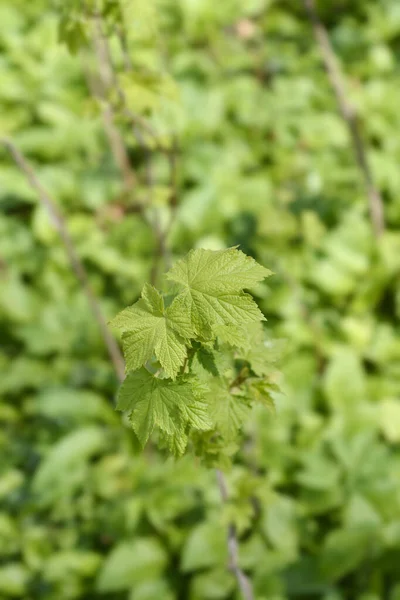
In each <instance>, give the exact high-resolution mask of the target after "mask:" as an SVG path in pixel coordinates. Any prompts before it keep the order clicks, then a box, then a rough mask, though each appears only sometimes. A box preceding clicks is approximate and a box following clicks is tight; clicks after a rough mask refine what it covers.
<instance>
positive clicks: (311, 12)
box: [303, 0, 385, 237]
mask: <svg viewBox="0 0 400 600" xmlns="http://www.w3.org/2000/svg"><path fill="white" fill-rule="evenodd" d="M303 4H304V7H305V9H306V11H307V14H308V17H309V19H310V22H311V25H312V27H313V31H314V36H315V39H316V41H317V43H318V46H319V48H320V51H321V55H322V60H323V63H324V67H325V70H326V72H327V75H328V78H329V80H330V82H331V85H332V89H333V91H334V93H335V96H336V101H337V103H338V106H339V111H340V113H341V115H342V117H343V119H344V121H346V123H347V126H348V129H349V132H350V137H351V140H352V143H353V149H354V154H355V157H356V161H357V164H358V167H359V169H360V172H361V175H362V177H363V180H364V186H365V189H366V192H367V196H368V202H369V212H370V215H371V222H372V227H373V230H374V233H375V236H376V237H379V236H380V235H382V233H383V231H384V228H385V223H384V211H383V200H382V196H381V194H380V192H379V190H378V188H377V187H376V186H375V183H374V179H373V176H372V171H371V168H370V165H369V162H368V157H367V151H366V149H365V146H364V142H363V139H362V135H361V131H360V127H359V122H358V119H357V114H356V111H355V109H354V107H353V106H352V104H351V103H350V102H349V100H348V98H347V96H346V88H345V83H344V80H343V77H342V74H341V72H340V68H339V64H338V60H337V57H336V55H335V52H334V50H333V47H332V44H331V41H330V39H329V35H328V32H327V30H326V28H325V25H324V24H323V23H322V21H321V19H320V18H319V16H318V12H317V9H316V6H315V2H314V0H303Z"/></svg>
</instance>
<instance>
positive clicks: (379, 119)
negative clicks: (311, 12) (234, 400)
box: [0, 0, 400, 600]
mask: <svg viewBox="0 0 400 600" xmlns="http://www.w3.org/2000/svg"><path fill="white" fill-rule="evenodd" d="M139 4H140V2H139V3H137V7H136V8H137V10H139ZM143 6H144V5H143V2H142V3H141V8H142V9H143ZM148 6H150V4H149V5H148ZM318 7H319V11H320V15H321V18H322V19H323V21H324V23H325V25H326V26H327V29H328V31H329V35H330V38H331V41H332V44H333V46H334V49H335V51H336V53H337V56H338V57H339V59H340V61H341V64H342V67H343V69H344V71H345V73H346V80H347V90H348V94H349V99H350V100H351V102H352V103H353V104H354V106H355V107H356V109H357V111H358V115H359V122H360V127H361V131H362V136H363V138H364V141H365V145H366V148H367V149H368V157H369V160H370V163H371V168H372V171H373V173H374V177H375V182H376V185H377V187H378V188H379V190H380V191H381V194H382V196H383V199H384V204H385V221H386V229H385V233H384V235H383V236H382V237H381V238H380V239H379V240H378V239H376V238H375V237H374V235H373V233H372V228H371V223H370V218H369V214H368V208H367V198H366V194H365V191H364V188H363V183H362V177H361V174H360V171H359V169H358V166H357V163H356V161H355V158H354V153H353V150H352V147H351V142H350V140H349V136H348V131H347V128H346V124H345V122H344V121H343V120H342V118H341V117H340V115H339V114H338V111H337V107H336V102H335V97H334V94H333V92H332V89H331V87H330V84H329V81H328V79H327V76H326V73H325V72H324V70H323V68H322V66H321V57H320V54H319V51H318V46H317V45H316V43H315V40H314V38H313V35H312V30H311V27H310V24H309V22H308V20H307V17H306V15H305V13H304V10H303V6H302V4H301V3H300V2H297V1H295V0H292V1H290V0H287V1H285V0H246V2H244V1H243V0H221V1H220V2H215V0H160V1H159V2H158V6H157V17H159V18H160V19H161V30H162V37H161V38H157V40H156V42H155V41H154V38H153V35H152V32H151V28H152V25H153V17H154V15H153V16H152V15H151V14H149V15H147V16H146V14H145V13H146V10H143V19H142V20H141V21H140V23H141V25H140V27H139V33H138V35H137V40H136V42H135V43H136V46H135V48H136V50H135V52H136V54H135V58H137V60H138V61H139V62H140V61H142V62H143V64H148V63H151V61H152V60H153V57H154V56H155V54H157V56H159V55H160V54H161V55H162V56H163V57H164V58H163V60H164V59H165V61H166V65H167V66H166V70H167V71H168V72H169V73H170V75H171V76H172V77H173V78H174V79H175V82H176V84H175V87H176V88H177V89H176V90H175V91H174V95H175V96H176V97H177V98H178V100H174V102H172V103H168V102H163V101H161V102H160V103H159V104H158V107H157V110H155V111H154V118H153V122H154V126H155V127H157V128H158V130H159V131H161V132H162V131H163V128H164V129H165V128H168V126H171V123H172V124H173V129H174V131H175V132H176V134H177V137H178V139H179V153H178V163H179V165H178V174H179V175H178V178H179V181H178V190H179V193H178V206H177V211H176V218H175V221H174V225H173V228H172V230H171V234H170V237H169V244H170V248H171V251H172V254H173V256H180V255H182V254H184V253H186V252H187V251H188V250H189V249H190V248H193V247H208V248H215V249H216V248H222V247H226V246H231V245H234V244H240V246H241V248H242V249H243V250H244V251H245V252H246V253H249V254H251V255H253V256H254V257H255V258H256V259H257V260H258V261H259V262H261V263H262V264H264V265H265V266H267V267H269V268H271V269H272V270H273V271H274V272H275V276H274V277H273V278H271V279H270V280H268V285H266V286H260V288H259V289H258V290H257V295H256V297H257V300H258V302H259V305H260V307H261V308H262V310H263V311H264V313H265V315H266V316H267V318H268V327H269V328H270V330H271V335H273V336H275V337H278V338H284V339H286V340H287V347H286V353H285V358H284V361H283V364H282V376H281V385H282V387H283V390H284V394H283V395H282V396H280V397H279V398H278V400H277V414H276V415H272V414H270V413H268V412H267V411H265V410H263V411H262V412H260V413H257V414H256V415H253V417H252V419H251V420H250V422H249V423H248V426H247V430H246V435H247V441H246V443H245V445H244V448H243V451H242V452H241V453H240V455H239V456H238V458H237V460H236V462H235V465H234V467H233V469H232V471H231V472H230V473H229V474H228V481H229V487H230V494H231V498H232V500H231V502H230V503H228V505H226V506H222V504H221V500H220V497H219V493H218V488H217V485H216V481H215V474H214V472H213V471H212V470H211V471H209V470H207V469H205V468H204V467H202V466H201V465H199V464H198V463H197V462H195V461H194V459H193V458H192V457H186V458H184V459H182V460H179V461H177V462H174V461H171V460H169V459H166V458H165V456H162V455H159V454H158V453H157V452H156V451H155V450H152V451H150V452H147V453H146V454H144V455H141V454H139V453H138V451H137V447H136V445H135V443H134V440H133V436H132V432H131V430H130V429H129V428H127V427H126V426H125V425H124V424H123V423H122V422H121V418H120V415H119V414H117V413H115V411H114V408H113V402H114V396H115V392H116V388H117V379H116V377H115V374H114V371H113V368H112V365H111V363H110V360H109V358H108V356H107V353H106V351H105V348H104V343H103V340H102V338H101V336H100V333H99V330H98V325H97V323H96V321H95V319H94V318H93V315H92V314H91V311H90V308H89V306H88V303H87V299H86V297H85V295H84V294H83V292H82V289H81V286H80V285H79V283H78V282H77V279H76V277H75V275H74V273H73V272H72V271H71V268H70V265H69V262H68V259H67V257H66V254H65V250H64V247H63V246H62V244H61V242H60V239H59V236H58V233H57V232H56V230H55V229H54V226H53V224H52V223H51V221H50V220H49V217H48V214H47V213H46V210H45V209H44V208H43V207H42V206H41V205H40V203H38V200H37V195H36V194H35V192H34V191H32V190H31V189H30V187H29V186H28V184H27V183H26V181H25V178H24V176H23V174H22V173H21V172H20V171H19V170H18V168H17V167H16V166H15V164H14V163H13V161H12V159H11V157H10V155H9V154H8V153H7V152H6V151H5V150H3V149H1V150H0V339H1V348H0V366H1V369H0V371H1V377H0V421H1V429H0V457H1V458H0V599H1V600H3V599H4V600H5V599H9V598H23V599H25V600H39V599H43V600H70V599H71V600H72V599H79V600H95V599H99V600H101V599H104V600H125V599H126V600H155V599H157V600H158V599H160V600H161V599H162V600H175V599H176V600H186V599H187V600H218V599H221V600H223V599H226V600H228V599H229V600H232V599H234V598H236V599H238V598H239V595H238V592H237V591H236V585H235V580H234V578H233V576H232V575H231V574H230V573H229V571H228V570H227V568H226V566H227V550H226V541H225V535H226V533H225V532H226V525H227V523H228V521H229V520H232V519H233V520H234V521H235V523H236V524H237V527H238V530H239V535H240V541H241V564H242V566H243V568H244V569H246V571H247V572H248V573H249V574H250V576H251V578H252V580H253V582H254V586H255V590H256V596H257V599H258V600H286V599H288V600H289V599H290V600H292V599H293V600H294V599H298V598H299V599H304V600H306V599H309V600H314V599H315V600H320V599H321V600H344V599H346V600H399V599H400V452H399V443H400V337H399V317H400V169H399V164H400V79H399V57H400V3H399V1H398V0H336V1H334V0H332V1H330V0H323V1H321V2H320V3H319V5H318ZM144 8H146V7H144ZM135 10H136V9H135ZM146 19H147V20H146ZM59 21H60V8H58V9H57V7H53V6H52V4H51V2H50V1H46V0H31V1H29V2H28V1H27V0H9V1H7V0H0V25H1V27H0V131H1V133H2V135H7V136H9V137H10V138H12V139H13V141H14V142H15V144H16V145H17V147H18V148H19V149H20V150H21V151H22V152H23V153H24V154H25V155H26V157H27V158H28V159H29V161H30V162H31V164H32V165H33V166H34V168H35V171H36V174H37V176H38V177H39V178H40V180H41V181H42V183H43V184H44V185H45V186H46V187H47V189H48V190H49V191H50V192H51V193H52V195H53V197H54V198H55V199H56V201H57V203H58V205H59V206H60V208H61V210H62V212H63V214H64V215H65V217H66V222H67V224H68V228H69V231H70V233H71V236H72V238H73V241H74V244H75V247H76V251H77V252H78V254H79V256H80V257H81V258H82V261H83V263H84V265H85V267H86V269H87V271H88V274H89V278H90V282H91V284H92V286H93V288H94V290H95V292H96V294H97V296H98V297H99V298H100V299H101V305H102V307H103V309H104V312H105V314H106V317H107V318H110V317H112V316H113V315H114V314H115V313H116V312H117V311H118V310H120V309H121V308H123V307H124V306H126V305H127V304H130V303H132V302H133V301H135V300H136V298H137V296H138V294H139V293H140V289H141V287H142V285H143V283H144V282H145V281H148V280H149V278H150V276H151V271H152V265H153V254H154V250H155V245H156V241H155V239H154V235H153V233H152V231H151V228H150V227H149V226H148V225H146V223H145V222H144V220H143V218H142V216H141V215H140V214H138V213H137V212H134V211H130V210H128V209H127V207H126V202H125V200H124V198H122V199H121V177H120V174H119V172H118V169H117V167H116V165H115V162H114V159H113V156H112V153H111V151H110V149H109V145H108V143H107V139H106V136H105V134H104V127H103V122H102V119H101V117H100V116H99V111H98V109H96V106H95V103H94V102H93V99H92V98H91V96H90V93H89V91H88V86H87V82H86V80H85V68H86V67H85V65H86V63H85V56H83V58H82V56H81V55H79V54H76V55H71V54H69V53H68V51H67V49H66V47H65V45H61V44H60V43H59V41H58V33H57V32H58V29H59ZM142 25H143V27H142ZM87 60H88V62H90V58H88V59H87ZM135 85H136V87H134V88H133V90H132V94H131V96H129V102H131V103H132V104H133V106H134V109H135V110H137V111H138V112H140V110H141V109H142V108H144V109H146V108H147V104H151V103H152V102H153V98H152V97H151V94H150V97H148V96H146V93H145V92H146V90H144V91H143V90H142V92H143V94H142V95H141V94H140V93H139V92H138V85H137V82H136V84H135ZM139 91H140V90H139ZM135 103H136V104H135ZM121 126H122V128H123V127H125V130H126V131H127V128H126V126H125V125H124V124H122V125H121ZM126 135H128V134H126ZM127 139H128V137H127ZM127 143H128V146H129V152H130V155H131V158H132V162H133V164H134V166H135V169H137V172H138V173H139V174H140V173H141V172H143V170H144V169H145V161H144V159H143V153H142V152H141V149H140V147H138V146H137V144H136V145H135V141H134V139H133V138H132V139H130V138H129V139H128V142H127ZM154 162H155V169H156V173H157V182H156V185H155V193H154V198H155V200H154V202H155V209H156V210H157V211H159V218H160V220H161V222H165V220H166V219H167V217H168V214H167V213H168V207H167V206H166V202H165V198H166V192H165V185H166V184H165V181H166V165H165V160H164V159H163V157H162V156H160V155H158V154H157V153H155V156H154ZM252 498H256V499H257V504H256V507H255V506H254V502H252V501H251V499H252Z"/></svg>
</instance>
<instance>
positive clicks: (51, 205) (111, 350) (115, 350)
mask: <svg viewBox="0 0 400 600" xmlns="http://www.w3.org/2000/svg"><path fill="white" fill-rule="evenodd" d="M2 141H3V144H4V145H5V146H6V148H7V149H8V150H9V152H10V153H11V155H12V157H13V159H14V161H15V162H16V164H17V165H18V167H19V168H20V169H21V171H22V172H23V174H24V175H25V177H26V179H27V180H28V182H29V184H30V186H31V187H32V189H33V190H35V192H36V193H37V195H38V198H39V200H40V202H41V203H42V205H43V206H44V207H45V208H46V210H47V212H48V214H49V216H50V218H51V221H52V222H53V224H54V226H55V227H56V229H57V230H58V233H59V234H60V238H61V240H62V242H63V244H64V246H65V250H66V252H67V256H68V259H69V262H70V264H71V267H72V270H73V271H74V273H75V275H76V277H77V278H78V280H79V282H80V284H81V286H82V290H83V292H84V294H85V295H86V297H87V299H88V302H89V306H90V308H91V309H92V312H93V315H94V317H95V319H96V321H97V323H98V326H99V329H100V332H101V335H102V337H103V340H104V343H105V345H106V347H107V351H108V354H109V356H110V359H111V361H112V363H113V365H114V368H115V372H116V374H117V376H118V378H119V379H120V380H123V379H124V372H125V368H124V359H123V357H122V355H121V352H120V349H119V347H118V344H117V342H116V341H115V339H114V338H113V337H112V335H111V334H110V332H109V329H108V327H107V322H106V320H105V318H104V315H103V311H102V309H101V307H100V304H99V302H98V300H97V298H96V296H95V295H94V292H93V290H92V287H91V285H90V282H89V277H88V274H87V272H86V269H85V267H84V265H83V263H82V261H81V260H80V258H79V256H78V254H77V252H76V250H75V246H74V243H73V241H72V238H71V236H70V234H69V232H68V228H67V224H66V222H65V219H64V217H63V215H62V214H61V212H60V210H59V208H58V206H57V203H56V202H55V200H54V199H53V198H52V197H51V196H50V194H49V193H48V192H47V190H46V189H45V188H44V187H43V186H42V184H41V183H40V181H39V179H38V178H37V177H36V175H35V172H34V171H33V169H32V167H31V166H30V165H29V163H28V162H27V161H26V159H25V157H24V156H23V154H22V153H21V152H20V151H19V150H18V148H17V147H16V146H15V145H14V144H13V142H11V140H8V139H4V140H2Z"/></svg>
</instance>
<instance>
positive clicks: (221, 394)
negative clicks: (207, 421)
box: [209, 380, 250, 442]
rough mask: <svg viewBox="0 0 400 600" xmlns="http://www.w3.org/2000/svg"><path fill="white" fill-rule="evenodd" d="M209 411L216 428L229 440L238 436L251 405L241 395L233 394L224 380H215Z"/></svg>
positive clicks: (211, 389) (212, 386)
mask: <svg viewBox="0 0 400 600" xmlns="http://www.w3.org/2000/svg"><path fill="white" fill-rule="evenodd" d="M209 411H210V415H211V418H212V420H213V421H214V423H215V428H216V429H217V430H218V431H219V433H220V434H221V435H222V436H223V438H224V439H225V441H226V442H228V441H233V440H234V439H235V438H236V437H237V434H238V432H239V430H240V429H241V427H242V425H243V422H244V421H245V420H246V419H247V417H248V416H249V413H250V407H249V405H248V404H247V403H246V400H244V399H243V398H242V397H241V396H238V395H234V394H232V393H231V391H230V390H229V389H228V388H227V387H226V386H225V385H224V382H223V381H222V380H219V381H218V380H215V381H213V382H211V385H210V408H209Z"/></svg>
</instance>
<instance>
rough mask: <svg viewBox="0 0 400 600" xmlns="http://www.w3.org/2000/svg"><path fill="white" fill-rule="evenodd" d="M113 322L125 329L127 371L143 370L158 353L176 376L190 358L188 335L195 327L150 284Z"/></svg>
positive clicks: (170, 372) (167, 367) (173, 304)
mask: <svg viewBox="0 0 400 600" xmlns="http://www.w3.org/2000/svg"><path fill="white" fill-rule="evenodd" d="M111 325H113V326H114V327H117V328H119V329H121V330H122V331H123V332H124V333H123V335H122V342H123V346H124V354H125V361H126V369H127V371H135V370H136V369H139V368H140V367H141V366H143V365H144V364H145V363H146V361H148V360H150V359H151V357H152V356H153V354H155V356H156V358H157V359H158V360H159V361H160V364H161V366H162V368H163V369H164V371H165V373H166V374H167V375H168V376H169V377H172V378H175V377H176V375H177V373H178V371H179V369H180V368H181V366H182V365H183V363H184V361H185V358H186V343H185V339H184V338H186V339H187V338H188V336H190V335H191V334H192V329H191V328H190V323H189V321H188V318H187V319H185V315H184V313H183V312H181V311H180V310H179V307H178V308H177V307H176V305H175V302H173V303H172V304H171V306H170V307H169V308H167V309H166V310H164V302H163V299H162V296H161V295H160V294H159V292H158V291H157V290H156V289H155V288H154V287H153V286H151V285H149V284H146V285H145V286H144V288H143V291H142V298H141V299H140V300H138V302H136V304H134V305H133V306H130V307H128V308H126V309H125V310H123V311H121V312H120V313H119V314H118V315H117V316H116V317H115V319H113V321H112V322H111ZM178 332H180V333H178Z"/></svg>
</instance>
